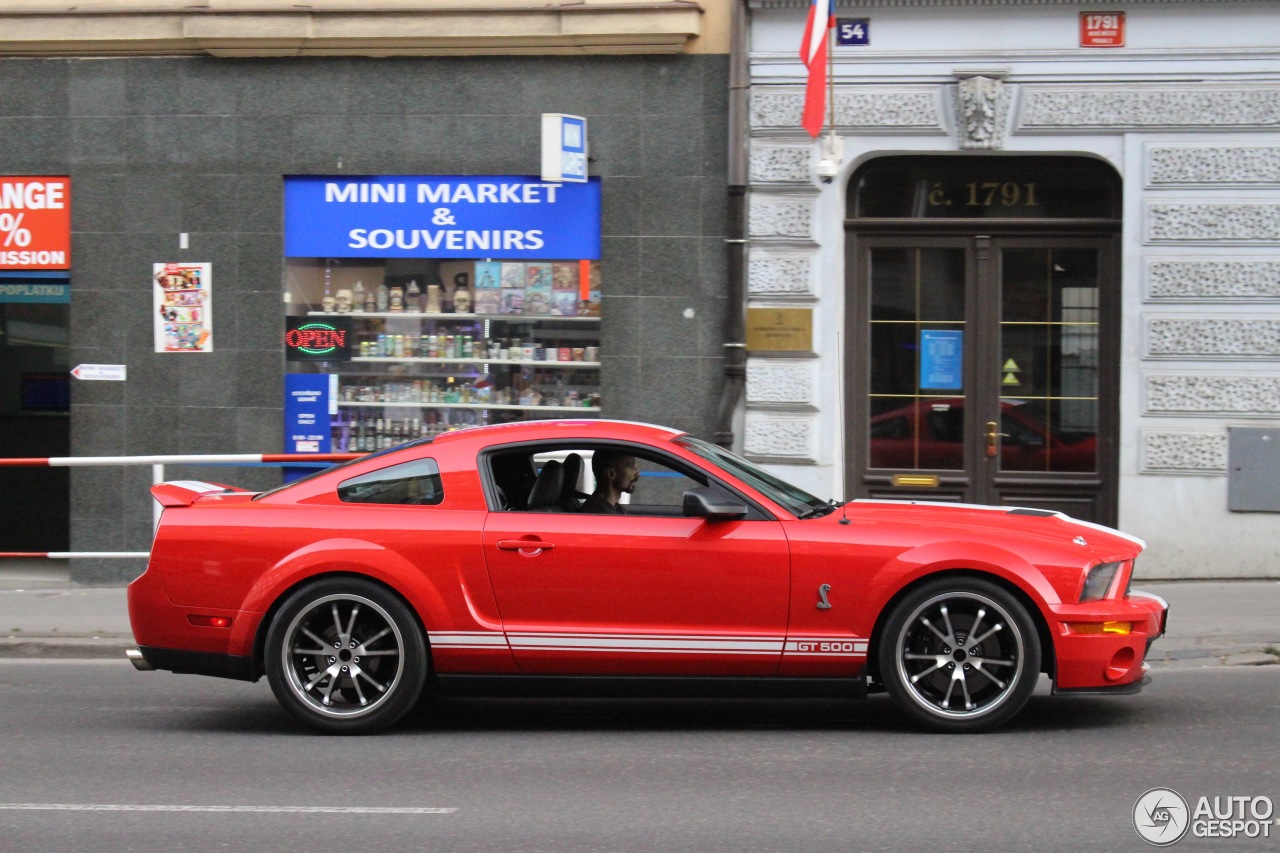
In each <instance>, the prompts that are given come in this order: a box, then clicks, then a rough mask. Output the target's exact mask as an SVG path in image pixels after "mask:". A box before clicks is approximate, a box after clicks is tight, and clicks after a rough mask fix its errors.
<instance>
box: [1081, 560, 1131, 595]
mask: <svg viewBox="0 0 1280 853" xmlns="http://www.w3.org/2000/svg"><path fill="white" fill-rule="evenodd" d="M1123 565H1124V563H1099V564H1098V565H1096V566H1094V567H1093V568H1092V569H1090V570H1089V576H1088V577H1086V578H1085V579H1084V589H1083V590H1081V591H1080V600H1081V601H1097V600H1098V599H1100V598H1106V597H1107V590H1109V589H1111V582H1112V581H1114V580H1115V579H1116V572H1118V571H1120V567H1121V566H1123Z"/></svg>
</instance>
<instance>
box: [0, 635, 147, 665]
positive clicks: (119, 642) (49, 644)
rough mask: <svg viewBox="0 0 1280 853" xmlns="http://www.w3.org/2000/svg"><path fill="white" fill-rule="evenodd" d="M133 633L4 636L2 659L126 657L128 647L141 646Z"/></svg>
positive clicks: (2, 640)
mask: <svg viewBox="0 0 1280 853" xmlns="http://www.w3.org/2000/svg"><path fill="white" fill-rule="evenodd" d="M137 646H138V644H137V643H136V642H134V639H133V637H102V636H97V637H3V638H0V659H5V658H28V659H36V658H65V659H77V660H103V659H118V660H121V661H123V660H124V659H125V656H124V653H125V650H126V649H134V648H137Z"/></svg>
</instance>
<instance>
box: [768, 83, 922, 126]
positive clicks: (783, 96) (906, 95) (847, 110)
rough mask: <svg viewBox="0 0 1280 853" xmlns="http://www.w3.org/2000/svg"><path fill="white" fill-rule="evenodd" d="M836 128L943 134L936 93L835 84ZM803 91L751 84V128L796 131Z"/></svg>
mask: <svg viewBox="0 0 1280 853" xmlns="http://www.w3.org/2000/svg"><path fill="white" fill-rule="evenodd" d="M835 101H836V104H835V122H836V126H837V127H842V128H851V129H857V130H859V131H861V132H864V133H865V132H874V131H893V132H894V133H901V132H902V131H904V130H916V131H922V132H927V133H945V132H946V128H945V127H944V126H943V124H942V116H941V115H939V112H938V99H937V95H936V94H935V93H934V92H931V91H927V90H926V91H898V92H885V91H881V90H880V89H875V90H867V89H866V88H863V89H861V90H859V89H850V88H848V87H837V88H836V98H835ZM802 112H804V90H803V89H796V88H785V89H784V88H775V87H772V86H754V87H752V90H751V126H752V128H759V129H766V128H787V129H790V130H795V131H796V132H797V133H799V132H801V131H800V114H801V113H802Z"/></svg>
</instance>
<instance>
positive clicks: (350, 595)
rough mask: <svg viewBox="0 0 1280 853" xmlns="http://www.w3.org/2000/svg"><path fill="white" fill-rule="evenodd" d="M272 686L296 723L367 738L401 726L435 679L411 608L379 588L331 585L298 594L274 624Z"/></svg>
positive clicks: (358, 582) (352, 581)
mask: <svg viewBox="0 0 1280 853" xmlns="http://www.w3.org/2000/svg"><path fill="white" fill-rule="evenodd" d="M266 670H267V681H268V682H269V683H270V684H271V690H272V692H273V693H275V695H276V699H277V700H279V702H280V704H281V705H283V706H284V707H285V708H286V709H288V711H289V712H290V713H292V714H293V715H294V716H295V717H297V718H298V719H300V720H302V721H303V722H305V723H308V724H310V725H312V726H314V727H316V728H318V729H320V730H321V731H325V732H330V733H333V734H362V733H366V732H373V731H377V730H378V729H382V728H385V727H386V726H389V725H391V724H392V723H394V722H396V721H397V720H399V719H400V718H401V717H403V716H404V715H405V713H406V712H407V711H409V709H410V708H412V707H413V706H414V703H416V702H417V700H418V696H419V695H420V694H421V693H422V687H423V685H424V684H425V683H426V679H427V648H426V641H425V639H424V638H423V635H422V630H421V629H420V628H419V627H418V622H417V620H416V619H415V618H414V616H413V613H412V612H411V611H410V610H409V608H408V606H406V605H405V604H404V602H402V601H401V600H400V599H399V598H397V597H396V596H395V595H393V594H391V593H390V592H388V591H387V590H386V589H384V588H383V587H381V586H379V585H377V584H375V583H372V582H371V581H367V580H362V579H360V578H345V577H344V578H329V579H326V580H321V581H317V582H316V583H313V584H309V585H308V586H306V587H303V588H302V589H300V590H298V591H297V592H295V593H293V594H292V595H291V596H289V598H288V599H287V600H286V601H285V603H284V605H283V606H281V608H280V610H279V611H278V612H277V613H276V616H275V618H274V619H273V620H272V622H271V627H270V629H269V630H268V632H267V643H266Z"/></svg>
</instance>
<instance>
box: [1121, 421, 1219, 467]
mask: <svg viewBox="0 0 1280 853" xmlns="http://www.w3.org/2000/svg"><path fill="white" fill-rule="evenodd" d="M1142 460H1143V461H1142V470H1143V471H1144V472H1149V473H1160V472H1166V471H1177V472H1194V473H1204V474H1225V473H1226V472H1227V436H1226V433H1221V432H1189V431H1176V430H1175V431H1169V432H1156V431H1154V430H1151V431H1148V430H1143V433H1142Z"/></svg>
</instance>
